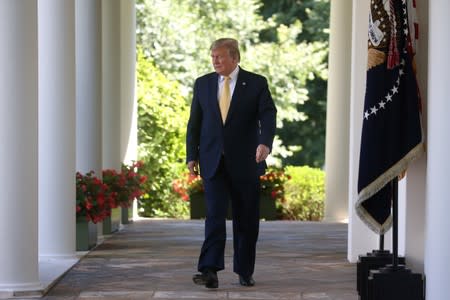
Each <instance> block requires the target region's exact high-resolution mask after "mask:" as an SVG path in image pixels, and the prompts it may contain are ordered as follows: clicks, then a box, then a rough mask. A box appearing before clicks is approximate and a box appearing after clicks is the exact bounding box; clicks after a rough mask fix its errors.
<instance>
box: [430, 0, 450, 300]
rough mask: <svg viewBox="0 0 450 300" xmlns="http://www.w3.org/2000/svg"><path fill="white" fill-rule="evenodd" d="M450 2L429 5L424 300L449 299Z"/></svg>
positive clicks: (436, 2) (435, 2) (434, 2)
mask: <svg viewBox="0 0 450 300" xmlns="http://www.w3.org/2000/svg"><path fill="white" fill-rule="evenodd" d="M449 11H450V2H448V1H430V3H429V30H428V32H429V40H428V41H429V42H428V47H429V49H428V51H429V55H428V81H427V82H428V110H427V115H428V128H427V142H428V143H427V145H428V147H427V150H428V155H427V171H426V199H427V200H426V222H425V224H424V225H425V265H424V269H425V276H426V297H427V300H442V299H450V284H449V283H448V272H449V270H450V260H449V259H448V255H449V253H450V234H449V228H450V218H449V211H450V201H449V174H450V160H449V159H448V156H449V154H448V152H449V151H448V150H449V149H450V135H449V132H450V122H449V115H450V101H449V95H450V84H449V80H448V72H449V70H450V60H449V59H448V49H449V47H450V35H449V34H448V28H449V27H450V20H449V18H448V12H449Z"/></svg>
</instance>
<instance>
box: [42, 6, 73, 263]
mask: <svg viewBox="0 0 450 300" xmlns="http://www.w3.org/2000/svg"><path fill="white" fill-rule="evenodd" d="M38 28H39V166H40V168H39V255H40V256H53V257H54V256H63V257H66V256H67V257H74V256H75V209H74V204H75V2H74V0H68V1H60V0H40V1H39V27H38Z"/></svg>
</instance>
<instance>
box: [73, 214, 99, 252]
mask: <svg viewBox="0 0 450 300" xmlns="http://www.w3.org/2000/svg"><path fill="white" fill-rule="evenodd" d="M96 244H97V224H94V223H92V222H88V221H87V220H85V219H84V218H83V219H81V220H80V219H77V223H76V250H77V251H88V250H90V249H92V248H93V247H95V245H96Z"/></svg>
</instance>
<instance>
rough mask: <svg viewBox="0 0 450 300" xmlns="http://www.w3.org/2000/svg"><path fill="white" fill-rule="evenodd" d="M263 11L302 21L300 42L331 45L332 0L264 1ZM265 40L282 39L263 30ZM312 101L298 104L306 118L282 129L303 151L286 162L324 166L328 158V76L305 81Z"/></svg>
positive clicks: (277, 19) (290, 142)
mask: <svg viewBox="0 0 450 300" xmlns="http://www.w3.org/2000/svg"><path fill="white" fill-rule="evenodd" d="M262 2H263V5H262V6H261V8H260V12H261V14H262V15H263V17H264V19H266V20H271V21H272V22H275V23H276V24H278V25H282V24H284V25H290V24H295V23H297V22H299V21H300V22H301V30H300V32H299V33H298V35H297V36H296V37H295V39H296V41H297V43H307V44H310V43H314V44H319V45H320V47H323V49H326V48H327V47H328V32H329V30H328V28H329V18H330V1H329V0H279V1H271V0H263V1H262ZM261 39H262V40H264V41H270V42H278V37H277V34H276V33H275V32H274V30H265V31H263V32H261ZM327 61H328V57H327V56H323V60H322V61H321V62H320V64H319V65H320V70H323V68H327ZM305 89H306V90H307V91H308V96H309V101H307V102H305V103H304V104H303V105H302V106H298V105H297V109H298V110H301V111H302V112H303V113H304V114H305V115H306V116H307V118H306V119H303V120H301V121H300V122H297V121H288V122H286V123H285V126H284V127H283V129H282V130H280V138H281V140H282V141H283V144H285V145H286V146H287V147H289V145H301V151H298V152H294V153H292V155H291V156H288V157H285V158H284V159H283V163H284V164H285V165H310V166H314V167H322V166H323V164H324V157H325V127H326V126H325V123H326V96H327V95H326V93H327V82H326V77H325V76H321V75H319V76H315V77H314V78H312V79H311V78H309V79H308V80H307V82H306V84H305Z"/></svg>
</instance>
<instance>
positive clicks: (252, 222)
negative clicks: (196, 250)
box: [198, 157, 260, 276]
mask: <svg viewBox="0 0 450 300" xmlns="http://www.w3.org/2000/svg"><path fill="white" fill-rule="evenodd" d="M225 160H226V158H224V157H222V159H221V162H220V164H219V167H218V169H217V171H216V173H215V175H214V176H213V177H212V178H209V179H203V185H204V187H205V201H206V219H205V240H204V242H203V245H202V249H201V252H200V258H199V262H198V270H199V271H200V272H202V271H204V270H205V269H212V270H215V271H220V270H223V269H224V268H225V266H224V254H225V253H224V252H225V242H226V215H227V209H228V201H230V200H231V208H232V219H233V220H232V222H233V250H234V254H233V271H234V272H235V273H237V274H239V275H242V276H250V275H252V274H253V272H254V269H255V258H256V242H257V240H258V233H259V201H260V199H259V194H260V184H259V177H258V176H256V175H255V178H253V179H249V180H245V181H242V180H239V181H237V180H233V178H232V176H230V173H229V171H228V170H227V168H226V164H225Z"/></svg>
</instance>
